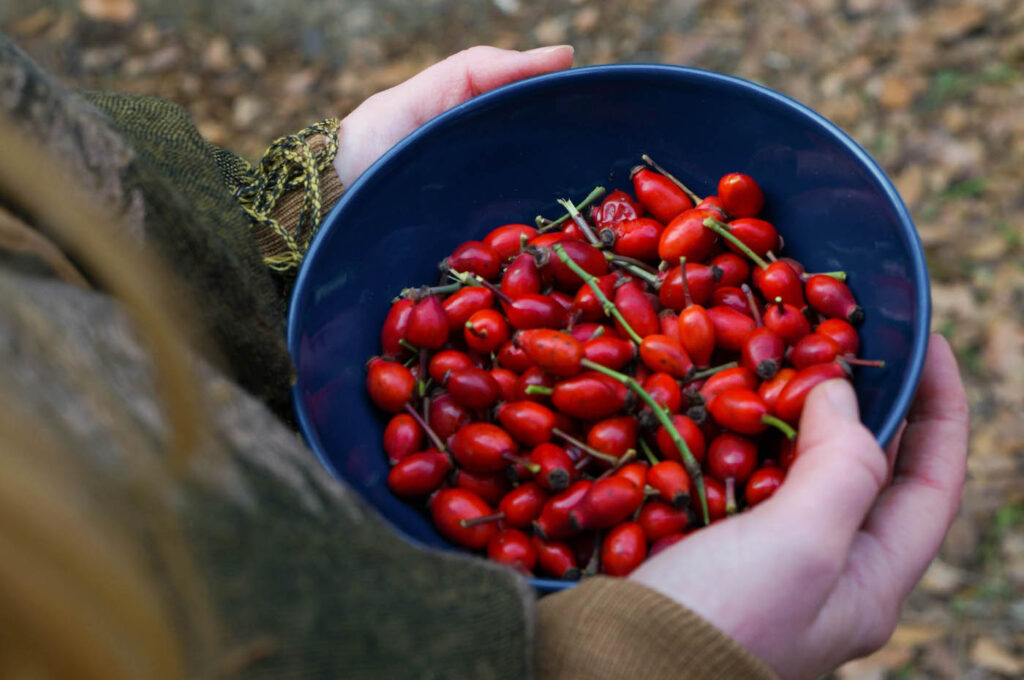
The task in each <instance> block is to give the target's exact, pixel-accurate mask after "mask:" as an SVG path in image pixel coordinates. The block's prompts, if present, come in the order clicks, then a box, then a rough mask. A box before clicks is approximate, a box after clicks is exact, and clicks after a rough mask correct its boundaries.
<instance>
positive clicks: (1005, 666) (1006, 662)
mask: <svg viewBox="0 0 1024 680" xmlns="http://www.w3.org/2000/svg"><path fill="white" fill-rule="evenodd" d="M970 656H971V661H973V662H974V663H976V664H977V665H979V666H981V667H983V668H988V669H989V670H993V671H996V672H998V673H1004V674H1006V675H1010V676H1016V675H1019V674H1020V673H1024V659H1021V658H1020V657H1018V656H1014V655H1013V654H1010V653H1009V652H1007V651H1006V650H1005V649H1003V648H1002V647H1000V646H999V644H998V643H996V641H995V640H993V639H992V638H989V637H980V638H978V639H977V640H975V641H974V644H973V645H972V646H971V654H970Z"/></svg>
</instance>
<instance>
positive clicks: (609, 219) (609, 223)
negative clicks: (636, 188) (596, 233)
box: [590, 189, 644, 229]
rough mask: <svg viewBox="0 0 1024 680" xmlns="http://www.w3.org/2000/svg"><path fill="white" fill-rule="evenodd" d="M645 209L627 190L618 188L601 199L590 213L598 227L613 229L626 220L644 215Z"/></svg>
mask: <svg viewBox="0 0 1024 680" xmlns="http://www.w3.org/2000/svg"><path fill="white" fill-rule="evenodd" d="M643 212H644V209H643V206H641V205H640V204H639V203H638V202H636V201H634V200H633V197H632V196H630V195H629V194H627V193H626V192H625V191H621V190H619V189H616V190H615V191H613V192H611V193H610V194H608V195H607V196H605V198H604V200H603V201H601V204H600V205H598V206H596V207H595V208H594V210H593V211H592V212H591V213H590V219H591V221H592V222H593V223H594V225H595V226H596V227H597V228H598V229H611V228H612V227H614V226H615V225H617V224H618V223H620V222H623V221H625V220H635V219H636V218H638V217H641V216H642V215H643Z"/></svg>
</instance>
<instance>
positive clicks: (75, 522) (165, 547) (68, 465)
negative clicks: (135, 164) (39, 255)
mask: <svg viewBox="0 0 1024 680" xmlns="http://www.w3.org/2000/svg"><path fill="white" fill-rule="evenodd" d="M0 149H3V150H4V152H3V153H0V198H2V199H4V201H5V202H7V203H8V204H9V205H11V206H13V207H16V208H17V209H18V210H19V211H20V212H21V213H22V214H25V215H29V216H31V219H32V220H33V221H34V222H35V223H36V224H37V225H40V226H43V227H45V228H46V230H47V231H48V232H49V233H50V234H52V235H53V236H54V237H55V238H56V239H57V240H58V241H59V242H60V243H61V246H62V247H63V248H65V249H66V250H67V251H68V252H69V253H70V254H71V255H72V256H73V258H74V259H75V260H76V261H77V262H78V263H79V264H80V265H81V266H82V267H83V268H84V269H85V270H86V271H87V272H88V273H89V275H90V276H91V277H92V278H93V280H95V281H97V282H98V283H99V284H100V285H102V287H103V288H104V290H105V291H106V292H108V293H109V294H110V295H112V296H114V297H116V298H117V299H118V300H119V301H120V302H121V303H122V305H123V307H124V308H125V309H126V310H127V312H128V314H129V316H130V317H131V319H132V321H133V322H134V325H135V327H136V329H137V330H138V333H139V336H140V338H141V339H142V341H143V343H144V345H145V346H146V347H147V348H148V350H149V352H150V355H151V359H152V363H153V367H154V372H155V375H156V382H157V386H158V388H157V389H158V392H159V397H160V402H161V404H162V410H163V415H164V418H163V422H164V424H165V426H166V428H165V431H166V432H167V441H166V442H164V444H163V446H162V448H161V450H159V451H157V452H156V454H157V455H152V454H153V453H154V452H153V448H154V444H153V443H152V442H151V441H150V440H148V439H147V438H146V436H144V435H143V433H142V432H140V431H139V428H138V426H137V425H136V424H134V423H133V422H132V421H131V419H130V418H129V417H127V416H126V415H125V414H124V412H123V411H122V407H121V406H120V405H119V404H117V403H115V402H114V400H113V399H112V398H111V396H110V393H109V392H108V391H107V390H105V389H103V387H102V385H101V384H100V383H99V381H101V380H102V376H98V375H97V376H88V380H83V381H80V382H79V383H76V384H74V388H75V389H76V390H79V391H80V392H82V393H83V394H85V395H87V396H88V397H89V398H94V397H95V398H96V399H98V400H99V401H100V403H101V405H102V406H103V410H104V412H105V413H109V415H110V421H111V423H110V427H109V429H110V430H111V434H112V436H113V437H114V438H115V441H117V443H118V445H119V446H120V447H122V448H123V449H124V450H125V451H128V452H130V453H131V454H132V455H130V456H128V457H126V460H128V461H129V464H130V465H131V466H132V467H133V469H132V470H130V471H129V472H130V474H129V475H127V477H129V478H130V479H131V480H133V482H132V485H131V486H130V488H129V489H128V493H130V494H131V498H130V500H131V503H132V504H133V505H135V506H137V507H138V508H139V509H140V511H141V512H145V513H147V518H148V519H149V522H150V525H151V526H152V527H155V529H154V534H155V536H154V542H155V544H156V547H157V553H158V555H157V556H156V557H157V558H158V560H159V562H160V568H161V570H162V575H161V576H160V577H159V579H158V578H157V577H156V576H155V574H154V573H153V570H152V568H151V567H150V566H147V564H148V563H149V562H152V556H149V555H144V554H141V552H142V551H141V548H140V546H139V545H138V543H137V541H136V540H135V539H134V537H133V535H132V534H131V532H130V531H129V530H128V529H127V528H126V527H125V526H124V524H123V523H120V522H119V521H118V519H117V518H116V517H114V516H113V514H112V512H111V507H104V505H103V502H102V500H103V499H102V495H101V494H96V493H94V491H95V490H94V489H89V481H88V470H87V469H86V467H85V466H86V460H85V459H84V457H83V456H82V455H81V454H79V453H78V452H77V451H76V450H75V448H74V446H72V445H71V443H70V442H69V441H67V440H65V439H63V438H62V437H61V436H60V434H59V428H53V427H48V426H47V423H45V422H41V421H42V418H41V416H39V414H35V413H29V412H26V410H25V409H24V408H22V407H19V405H18V404H19V400H18V399H17V395H15V394H11V393H10V390H9V387H6V386H5V387H2V388H0V677H4V678H7V677H11V678H18V677H26V678H29V677H31V678H42V677H46V678H49V677H53V678H65V677H66V678H72V677H73V678H104V679H105V680H117V679H120V678H124V679H128V678H132V679H135V678H144V677H151V678H160V679H164V678H166V679H168V680H170V679H176V678H184V677H186V676H187V675H189V672H188V669H187V668H186V658H188V659H189V660H190V661H191V662H195V661H197V660H198V661H199V664H200V665H201V666H203V667H207V668H212V667H213V665H214V662H215V660H216V655H217V651H218V645H219V639H220V636H219V635H218V632H217V627H216V622H215V617H214V614H213V610H212V607H211V606H210V604H209V599H208V597H207V595H206V593H205V592H204V584H203V582H202V580H201V579H200V577H199V576H198V573H197V571H196V570H195V566H194V564H193V562H192V559H191V556H190V554H189V552H188V550H187V547H186V543H185V540H184V537H183V536H182V534H181V532H180V527H179V526H178V524H177V521H176V517H175V514H174V512H173V509H172V508H171V507H170V504H169V500H168V499H169V497H170V496H171V494H169V493H167V491H168V488H169V487H173V486H174V485H175V484H177V483H178V482H179V481H180V480H181V479H182V478H183V477H184V475H185V474H186V472H187V471H188V468H189V464H190V457H191V456H192V455H193V453H194V452H195V451H196V449H197V447H198V445H199V444H200V442H201V441H203V439H204V438H205V432H206V427H205V423H204V421H203V418H202V412H201V410H200V404H201V398H200V395H198V382H197V380H196V379H195V375H194V370H193V366H192V365H191V363H190V359H189V353H188V351H187V349H186V343H185V341H184V340H183V334H182V333H181V328H182V326H181V323H180V320H179V319H178V318H176V316H175V315H174V314H173V313H172V312H171V305H170V304H168V302H167V300H166V299H165V291H167V290H169V289H170V287H169V286H166V285H162V284H163V283H166V282H167V281H168V280H169V275H168V274H167V272H166V271H165V270H164V268H163V267H162V265H161V263H160V262H159V261H158V260H157V258H156V257H155V256H153V255H152V254H151V253H148V252H146V251H145V249H143V252H142V253H141V254H138V255H136V254H135V253H133V254H132V256H131V257H124V256H123V246H121V244H120V240H119V239H118V238H117V236H118V234H117V233H116V229H117V228H118V227H117V220H116V219H115V218H113V217H111V216H110V215H106V214H104V213H103V211H102V210H101V209H100V208H98V207H97V206H96V205H94V203H93V202H91V201H89V200H88V199H87V198H86V196H85V194H84V192H82V191H81V190H79V189H77V188H75V187H69V186H67V181H66V180H65V175H66V173H62V172H61V171H59V170H58V166H57V165H56V164H55V163H54V162H53V161H52V160H50V159H49V158H47V157H46V155H45V154H44V153H42V152H41V151H40V149H38V148H35V147H34V146H32V145H30V144H28V143H27V142H26V141H25V140H24V139H23V136H22V135H20V134H19V132H18V130H17V129H16V127H15V126H14V125H13V124H12V123H11V122H10V121H9V120H8V119H7V118H5V117H4V116H3V115H2V114H0ZM56 178H60V182H59V186H60V189H59V191H60V200H53V196H52V193H51V191H50V190H48V189H47V190H40V189H39V187H51V186H54V184H55V183H56ZM119 249H121V250H120V252H119ZM89 380H95V383H94V384H92V385H90V384H88V382H89ZM147 454H149V455H147ZM168 584H169V587H168ZM168 591H170V593H171V594H172V595H173V596H174V597H175V598H176V601H175V603H174V605H175V607H174V608H175V611H176V612H184V616H185V620H184V621H181V620H180V619H175V618H174V616H172V614H171V612H170V611H169V609H170V607H169V606H168V605H169V602H168V601H167V597H168ZM182 625H183V626H184V627H185V628H186V629H187V631H188V632H189V636H188V638H189V644H190V645H193V646H194V648H191V647H190V648H189V649H188V653H187V656H186V650H185V649H184V646H185V643H184V642H183V637H184V635H183V634H182V633H183V631H182V630H181V629H180V626H182ZM192 670H194V668H193V669H192Z"/></svg>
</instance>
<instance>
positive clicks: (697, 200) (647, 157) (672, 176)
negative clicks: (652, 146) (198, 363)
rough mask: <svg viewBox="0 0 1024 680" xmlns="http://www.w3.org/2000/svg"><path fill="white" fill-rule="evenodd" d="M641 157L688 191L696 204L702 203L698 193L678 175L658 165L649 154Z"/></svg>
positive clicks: (687, 193)
mask: <svg viewBox="0 0 1024 680" xmlns="http://www.w3.org/2000/svg"><path fill="white" fill-rule="evenodd" d="M640 158H642V159H643V161H644V163H647V165H649V166H651V167H652V168H654V169H655V170H657V171H658V172H660V173H661V174H663V175H665V177H668V178H669V180H671V182H672V183H673V184H675V185H676V186H677V187H679V188H680V189H682V190H683V191H684V192H686V195H687V196H689V197H690V200H691V201H693V204H694V205H697V204H698V203H700V200H701V199H700V196H698V195H697V194H695V193H693V191H691V190H690V187H688V186H686V185H685V184H683V183H682V182H680V181H679V180H678V179H676V176H675V175H673V174H672V173H671V172H669V171H668V170H666V169H665V168H663V167H661V166H660V165H658V164H657V163H655V162H654V159H653V158H651V157H650V156H648V155H647V154H642V155H641V156H640Z"/></svg>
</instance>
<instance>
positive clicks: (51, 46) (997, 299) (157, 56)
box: [0, 0, 1024, 680]
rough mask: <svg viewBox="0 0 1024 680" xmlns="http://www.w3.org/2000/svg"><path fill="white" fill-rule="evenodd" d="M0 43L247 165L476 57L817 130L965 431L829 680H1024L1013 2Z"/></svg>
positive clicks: (143, 29)
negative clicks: (703, 83)
mask: <svg viewBox="0 0 1024 680" xmlns="http://www.w3.org/2000/svg"><path fill="white" fill-rule="evenodd" d="M0 30H2V31H4V32H6V33H7V34H8V35H10V36H12V37H13V39H14V40H15V42H16V43H18V44H19V45H20V46H21V47H22V48H23V49H24V50H26V51H27V52H28V53H29V54H30V55H31V56H32V57H33V58H35V59H36V60H37V61H38V62H40V63H41V64H42V65H43V66H45V67H46V68H48V69H50V70H51V71H53V72H55V73H56V74H57V75H58V76H59V77H60V78H61V79H62V80H64V81H65V82H66V83H68V84H69V85H70V86H72V87H84V88H100V89H111V90H119V91H128V92H137V93H144V94H153V95H160V96H164V97H168V98H170V99H173V100H174V101H176V102H178V103H180V104H181V105H183V106H184V107H185V108H186V109H188V111H189V112H190V114H191V115H192V116H193V118H194V120H195V121H196V123H197V124H198V127H199V129H200V131H201V132H202V133H203V134H204V135H205V136H206V137H207V138H208V139H209V140H211V141H213V142H216V143H218V144H221V145H224V146H227V147H230V148H232V149H234V150H236V151H238V152H241V153H243V154H244V155H246V156H249V157H250V158H258V157H259V156H260V154H261V153H262V151H263V149H264V148H265V147H266V146H267V145H269V143H270V142H272V141H273V140H274V139H275V138H276V137H278V136H281V135H284V134H287V133H290V132H293V131H295V130H297V129H299V128H301V127H304V126H305V125H308V124H310V123H312V122H315V121H317V120H320V119H322V118H325V117H328V116H339V117H340V116H343V115H344V114H345V113H346V112H348V111H350V110H351V109H352V108H354V107H355V106H356V105H357V104H358V103H359V102H360V101H362V100H363V99H365V98H366V97H367V96H369V95H371V94H373V93H374V92H377V91H379V90H381V89H384V88H387V87H390V86H391V85H394V84H396V83H398V82H401V81H402V80H404V79H406V78H408V77H410V76H412V75H413V74H415V73H416V72H418V71H419V70H421V69H422V68H424V67H426V66H428V65H429V64H431V63H433V62H435V61H438V60H439V59H441V58H443V57H445V56H447V55H448V54H451V53H453V52H457V51H458V50H460V49H463V48H465V47H469V46H471V45H474V44H491V45H497V46H500V47H506V48H516V49H527V48H531V47H537V46H541V45H553V44H560V43H571V44H573V45H575V47H576V63H577V65H590V64H602V63H609V62H661V63H671V64H685V65H691V66H697V67H700V68H705V69H711V70H715V71H720V72H724V73H730V74H734V75H738V76H741V77H743V78H747V79H750V80H753V81H756V82H759V83H763V84H765V85H767V86H769V87H772V88H774V89H776V90H779V91H781V92H783V93H785V94H787V95H789V96H791V97H793V98H795V99H797V100H799V101H801V102H803V103H805V104H807V105H809V106H811V107H812V108H814V109H816V110H817V111H819V112H820V113H822V114H824V115H825V116H826V117H828V118H830V119H831V120H832V121H834V122H835V123H837V124H838V125H839V126H840V127H842V128H843V129H845V130H846V131H847V132H848V133H849V134H850V135H852V136H853V138H854V139H856V140H857V141H858V142H859V143H860V144H861V145H862V146H863V147H864V148H866V149H867V150H868V152H870V153H871V154H872V155H873V156H874V158H875V159H876V160H877V161H878V162H879V163H880V164H881V165H882V167H883V168H884V169H885V170H886V172H888V174H889V176H890V177H892V178H893V180H894V181H895V183H896V185H897V187H898V189H899V190H900V193H901V194H902V196H903V199H904V201H905V202H906V203H907V206H908V207H909V208H910V210H911V213H912V214H913V216H914V219H915V222H916V223H917V226H918V229H919V231H920V234H921V239H922V241H923V242H924V245H925V250H926V252H927V255H928V261H929V266H930V270H931V276H932V298H933V302H934V318H933V328H934V330H936V331H938V332H940V333H942V334H944V335H945V336H946V337H947V338H949V339H950V341H951V342H952V344H953V347H954V349H955V350H956V352H957V355H958V357H959V360H960V365H961V368H962V370H963V372H964V376H965V379H966V382H967V386H968V392H969V396H970V402H971V411H972V444H971V457H970V461H969V479H968V483H967V490H966V493H965V496H964V499H963V505H962V508H961V511H960V514H959V516H958V518H957V520H956V522H955V524H954V525H953V528H952V530H951V532H950V534H949V536H948V538H947V540H946V542H945V545H944V546H943V549H942V552H941V555H940V557H939V558H938V559H937V560H936V561H935V562H934V563H933V564H932V566H931V568H930V569H929V571H928V572H927V573H926V575H925V577H924V580H923V581H922V583H921V585H920V586H919V587H918V589H917V591H916V592H915V593H914V595H913V596H912V597H911V599H910V601H909V602H908V604H907V606H906V608H905V611H904V615H903V620H902V622H901V624H900V626H899V628H898V629H897V631H896V634H895V636H894V637H893V639H892V641H891V642H890V643H889V644H888V645H887V646H886V647H885V648H884V649H882V650H881V651H880V652H878V653H876V654H875V655H873V656H871V657H869V658H867V659H863V660H860V661H857V662H853V663H851V664H847V665H846V666H844V667H843V668H842V669H840V670H839V671H838V673H837V674H836V677H839V678H843V679H857V680H860V679H864V680H867V679H875V678H917V677H927V678H970V679H983V678H1015V677H1016V678H1019V677H1024V417H1022V414H1024V3H1022V2H1020V0H978V1H976V2H953V1H940V2H928V1H927V0H791V1H789V2H783V1H782V0H760V1H754V0H749V1H744V0H717V1H714V2H706V1H701V0H663V1H661V2H654V1H651V0H566V1H563V2H553V1H550V0H539V1H536V2H526V1H524V0H420V1H418V2H409V0H303V1H302V2H298V1H297V0H291V1H288V0H220V1H219V2H215V3H209V2H204V1H200V0H179V1H178V2H176V3H174V4H173V6H171V5H170V4H169V3H163V2H160V1H159V0H61V1H57V2H40V1H39V0H3V2H2V3H0ZM2 76H3V74H0V77H2Z"/></svg>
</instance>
